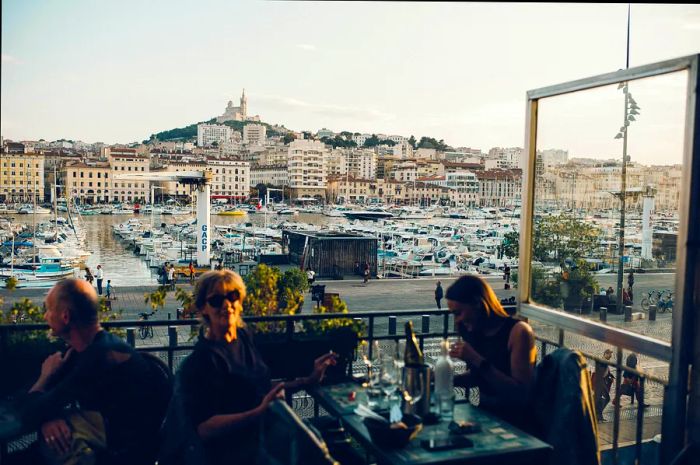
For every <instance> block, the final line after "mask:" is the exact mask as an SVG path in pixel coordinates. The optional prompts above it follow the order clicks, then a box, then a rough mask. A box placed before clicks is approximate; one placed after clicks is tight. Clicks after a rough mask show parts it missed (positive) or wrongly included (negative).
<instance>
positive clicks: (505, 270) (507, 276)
mask: <svg viewBox="0 0 700 465" xmlns="http://www.w3.org/2000/svg"><path fill="white" fill-rule="evenodd" d="M503 279H504V280H505V282H506V283H505V285H504V286H503V288H504V289H510V267H509V266H508V265H505V266H504V267H503Z"/></svg>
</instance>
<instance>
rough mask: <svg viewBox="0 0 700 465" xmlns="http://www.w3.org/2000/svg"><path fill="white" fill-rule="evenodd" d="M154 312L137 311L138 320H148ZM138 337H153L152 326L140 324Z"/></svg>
mask: <svg viewBox="0 0 700 465" xmlns="http://www.w3.org/2000/svg"><path fill="white" fill-rule="evenodd" d="M155 313H156V312H151V313H145V312H142V313H139V316H140V317H141V318H139V320H140V321H148V319H149V318H150V317H152V316H153V315H154V314H155ZM139 337H140V338H141V339H146V338H153V326H150V325H142V326H140V327H139Z"/></svg>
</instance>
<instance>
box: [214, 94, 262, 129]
mask: <svg viewBox="0 0 700 465" xmlns="http://www.w3.org/2000/svg"><path fill="white" fill-rule="evenodd" d="M225 121H260V116H257V115H256V116H248V97H246V96H245V89H243V94H242V95H241V104H240V106H238V107H234V106H233V101H231V100H229V101H228V105H226V110H224V114H223V115H221V116H218V117H217V118H216V122H217V123H223V122H225Z"/></svg>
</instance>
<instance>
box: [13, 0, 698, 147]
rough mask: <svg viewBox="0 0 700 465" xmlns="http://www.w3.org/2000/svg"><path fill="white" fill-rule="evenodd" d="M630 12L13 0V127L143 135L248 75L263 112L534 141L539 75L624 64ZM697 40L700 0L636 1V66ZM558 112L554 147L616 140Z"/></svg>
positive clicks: (486, 141)
mask: <svg viewBox="0 0 700 465" xmlns="http://www.w3.org/2000/svg"><path fill="white" fill-rule="evenodd" d="M626 20H627V5H626V4H600V5H592V4H509V3H461V4H459V3H444V4H435V3H401V2H388V3H381V2H365V3H358V2H352V3H338V2H329V3H322V2H262V1H248V0H247V1H240V0H239V1H228V0H225V1H213V0H211V1H210V0H197V1H194V0H193V1H176V0H167V1H160V0H159V1H155V0H152V1H143V0H138V1H132V0H121V1H99V0H89V1H88V0H85V1H83V0H65V1H58V0H54V1H51V0H45V1H32V0H3V2H2V115H1V116H2V135H3V136H4V137H6V138H10V139H39V138H44V139H47V140H54V139H58V138H67V139H79V140H83V141H86V142H96V141H102V142H106V143H116V142H124V143H126V142H132V141H140V140H143V139H146V138H147V137H148V136H149V135H150V134H152V133H154V132H157V131H160V130H165V129H171V128H174V127H181V126H184V125H186V124H190V123H194V122H198V121H203V120H206V119H209V118H211V117H214V116H217V115H219V114H221V113H223V110H224V107H225V106H226V102H227V101H228V100H229V99H233V100H234V102H236V103H237V101H238V98H239V96H240V93H241V89H242V88H243V87H245V88H246V92H247V94H248V97H249V98H248V101H249V113H252V114H259V115H260V116H261V117H262V119H263V121H266V122H269V123H280V124H284V125H285V126H287V127H288V128H291V129H295V130H312V131H316V130H318V129H320V128H321V127H327V128H330V129H332V130H335V131H341V130H352V131H360V132H383V133H387V134H402V135H406V136H409V135H411V134H413V135H415V136H416V137H417V138H419V137H420V136H423V135H428V136H432V137H435V138H437V139H445V141H446V142H448V143H449V144H451V145H454V146H470V147H475V148H481V149H482V150H488V149H489V148H490V147H493V146H522V145H523V137H524V120H525V93H526V91H527V90H528V89H533V88H538V87H543V86H546V85H551V84H556V83H560V82H565V81H569V80H573V79H578V78H582V77H588V76H592V75H596V74H600V73H605V72H610V71H615V70H617V69H620V68H623V67H624V65H625V36H626ZM698 52H700V6H698V5H633V6H632V32H631V58H630V65H631V66H636V65H641V64H646V63H651V62H654V61H660V60H664V59H669V58H675V57H678V56H682V55H689V54H693V53H698ZM681 86H682V83H681ZM672 87H673V89H676V88H677V86H672ZM681 90H682V89H681ZM640 92H641V90H640ZM676 93H678V92H676ZM635 98H636V96H635ZM673 98H674V99H677V96H675V94H674V97H673ZM637 101H638V102H639V105H640V106H641V107H642V108H643V112H642V115H641V118H640V120H639V123H640V126H639V128H640V129H641V127H642V126H641V124H642V121H643V118H644V117H645V116H647V115H648V118H647V124H649V121H653V118H652V117H651V111H649V110H646V109H645V105H644V103H643V100H642V98H641V97H640V98H637ZM620 102H621V100H620ZM645 103H648V102H645ZM621 106H622V104H621V103H620V105H619V108H621ZM554 107H556V105H554ZM660 107H664V105H660ZM543 108H544V107H543ZM592 108H595V107H592ZM647 108H649V106H647ZM558 111H562V112H564V113H566V111H564V110H561V109H560V110H558ZM570 111H571V109H569V112H570ZM644 111H648V112H649V113H647V115H645V114H644ZM594 114H595V111H593V112H592V113H590V114H589V115H588V117H589V118H594V116H593V115H594ZM549 116H550V117H551V115H549ZM657 116H658V115H657ZM594 119H595V118H594ZM620 119H621V117H620ZM671 119H674V118H671ZM675 119H678V120H679V121H680V120H682V115H681V116H680V118H675ZM554 120H555V121H556V120H557V118H554ZM612 124H613V127H612V128H610V129H609V130H608V129H607V128H606V129H605V130H604V131H601V132H600V134H603V133H604V134H605V135H604V137H603V138H604V139H606V141H607V137H608V132H610V133H611V134H609V136H610V138H612V137H613V136H614V135H615V131H617V126H616V125H617V124H618V123H616V122H613V123H612ZM554 126H556V124H554V125H553V126H552V127H554ZM560 126H561V127H560V128H556V130H551V131H549V133H548V136H547V139H543V140H542V143H546V147H560V148H568V149H569V150H570V151H571V155H572V156H586V155H602V152H606V151H608V150H612V151H613V152H614V151H615V149H609V148H608V145H607V143H606V144H603V145H600V144H594V143H592V144H589V142H588V141H589V139H591V138H590V137H587V136H586V137H582V136H581V134H580V133H577V132H575V131H574V132H568V131H573V130H572V128H571V126H572V125H566V124H561V125H560ZM670 126H672V125H670V124H669V127H670ZM669 131H670V132H671V133H674V132H673V131H674V129H673V128H670V129H669ZM676 132H677V131H676ZM555 134H556V135H555ZM674 134H675V133H674ZM543 136H544V134H543ZM657 139H658V140H659V141H663V140H664V138H663V137H658V138H653V140H652V141H651V142H650V143H651V144H652V146H651V147H650V146H649V145H648V144H644V147H645V149H646V150H648V151H649V153H660V151H661V150H665V149H666V146H665V145H664V146H661V145H658V146H654V143H656V142H654V141H655V140H657ZM549 142H551V143H549ZM661 143H662V142H658V144H661ZM674 150H675V149H674ZM650 156H651V155H650Z"/></svg>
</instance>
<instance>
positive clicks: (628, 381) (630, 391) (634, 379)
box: [612, 354, 649, 408]
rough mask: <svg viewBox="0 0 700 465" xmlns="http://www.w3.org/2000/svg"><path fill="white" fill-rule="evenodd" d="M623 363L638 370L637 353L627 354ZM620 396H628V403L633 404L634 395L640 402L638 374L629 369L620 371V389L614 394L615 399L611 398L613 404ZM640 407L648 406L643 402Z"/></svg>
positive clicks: (640, 392) (640, 388)
mask: <svg viewBox="0 0 700 465" xmlns="http://www.w3.org/2000/svg"><path fill="white" fill-rule="evenodd" d="M625 365H626V366H628V367H629V368H632V369H635V370H639V369H638V368H637V355H636V354H629V355H628V356H627V359H626V360H625ZM620 396H629V398H630V404H634V398H635V397H636V398H637V401H638V402H641V400H642V399H641V397H642V387H641V385H640V383H639V375H638V374H636V373H634V372H632V371H629V370H625V371H623V372H622V384H621V385H620V391H619V392H618V393H617V395H616V396H615V399H613V402H612V403H613V405H617V404H618V403H620ZM642 407H644V408H646V407H649V404H646V403H643V404H642Z"/></svg>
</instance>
